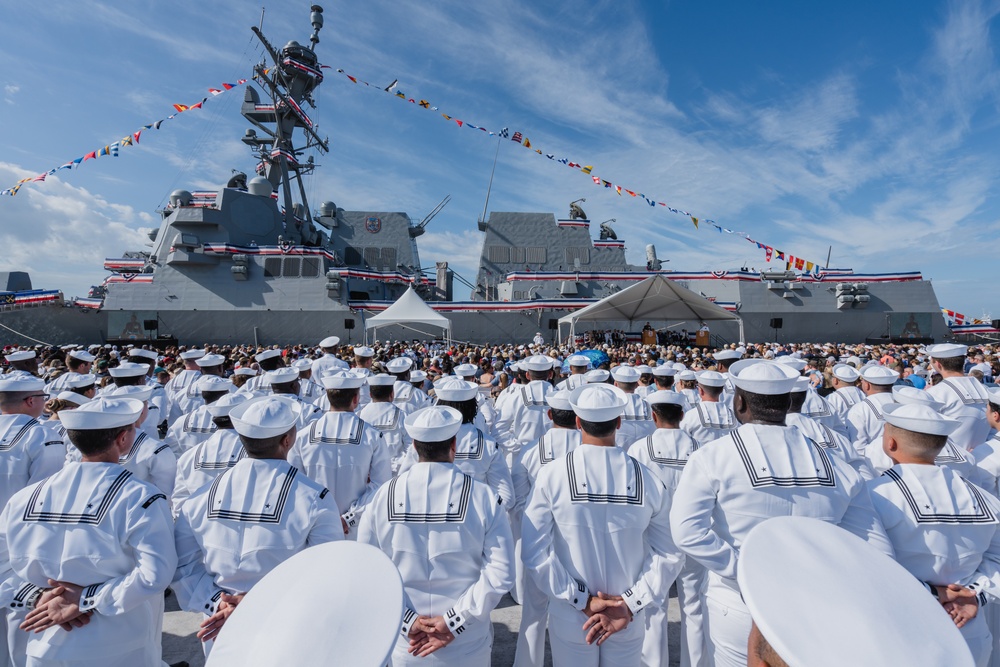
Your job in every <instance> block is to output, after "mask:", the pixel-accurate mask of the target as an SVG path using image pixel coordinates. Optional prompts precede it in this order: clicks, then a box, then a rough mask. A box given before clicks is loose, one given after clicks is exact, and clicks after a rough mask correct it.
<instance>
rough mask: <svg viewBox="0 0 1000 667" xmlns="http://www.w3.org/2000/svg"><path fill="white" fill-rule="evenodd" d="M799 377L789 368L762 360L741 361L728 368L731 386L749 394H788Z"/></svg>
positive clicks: (796, 372)
mask: <svg viewBox="0 0 1000 667" xmlns="http://www.w3.org/2000/svg"><path fill="white" fill-rule="evenodd" d="M799 377H800V375H799V373H798V371H796V370H795V369H794V368H792V367H791V366H788V365H786V364H779V363H777V362H774V361H766V360H764V359H741V360H740V361H737V362H736V363H734V364H733V365H732V366H730V367H729V378H730V379H731V380H732V381H733V384H734V385H735V386H737V387H739V388H740V389H742V390H743V391H746V392H749V393H751V394H764V395H778V394H787V393H790V392H791V391H792V387H794V386H795V381H796V380H797V379H798V378H799Z"/></svg>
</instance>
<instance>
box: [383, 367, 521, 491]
mask: <svg viewBox="0 0 1000 667" xmlns="http://www.w3.org/2000/svg"><path fill="white" fill-rule="evenodd" d="M434 394H435V395H436V396H437V398H438V403H437V404H438V405H443V406H445V407H449V408H454V409H455V410H458V412H459V414H461V415H462V427H461V428H460V429H459V430H458V434H457V435H456V436H455V460H454V461H453V463H454V464H455V466H456V467H457V468H458V469H459V470H461V471H462V472H464V473H465V474H466V475H468V476H469V477H471V478H472V479H475V480H478V481H480V482H486V483H487V484H489V485H490V488H492V489H493V491H494V493H496V494H497V495H498V496H500V499H501V500H502V501H503V503H504V507H511V505H513V503H514V483H513V482H512V481H511V478H510V469H509V468H508V467H507V462H506V461H504V458H503V452H502V451H501V450H500V448H499V447H498V446H497V443H496V441H495V440H494V439H493V438H491V437H489V435H487V434H486V433H485V432H484V431H483V430H482V429H481V428H479V427H478V426H477V425H476V415H477V414H478V402H477V398H478V396H479V386H478V385H476V384H473V383H472V382H466V381H465V380H462V379H460V378H456V377H446V378H442V379H440V380H438V381H437V382H436V383H434ZM418 461H419V456H418V454H417V451H416V450H415V449H414V448H413V447H410V448H409V449H408V450H407V452H406V456H404V457H403V461H402V464H401V465H400V468H399V470H400V472H406V471H407V470H409V469H410V467H411V466H413V465H415V464H416V463H417V462H418Z"/></svg>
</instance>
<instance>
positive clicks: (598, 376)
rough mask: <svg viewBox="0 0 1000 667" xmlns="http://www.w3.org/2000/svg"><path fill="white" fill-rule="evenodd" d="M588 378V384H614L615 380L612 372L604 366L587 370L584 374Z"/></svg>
mask: <svg viewBox="0 0 1000 667" xmlns="http://www.w3.org/2000/svg"><path fill="white" fill-rule="evenodd" d="M584 378H585V379H586V380H587V384H613V383H614V380H612V379H611V372H610V371H607V370H605V369H603V368H595V369H594V370H592V371H587V374H586V375H585V376H584Z"/></svg>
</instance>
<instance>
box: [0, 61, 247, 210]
mask: <svg viewBox="0 0 1000 667" xmlns="http://www.w3.org/2000/svg"><path fill="white" fill-rule="evenodd" d="M246 82H247V80H246V79H238V80H237V81H236V83H223V84H222V90H219V89H218V88H209V89H208V92H210V93H211V94H212V96H213V97H214V96H216V95H221V94H222V93H224V92H226V91H227V90H232V89H233V88H236V87H237V86H242V85H243V84H244V83H246ZM208 100H209V98H207V97H205V98H203V99H202V100H201V101H200V102H198V103H196V104H191V105H187V104H175V105H174V110H175V111H174V113H172V114H170V115H169V116H167V117H166V118H162V119H160V120H158V121H156V122H154V123H148V124H146V125H143V126H142V127H140V128H139V129H138V130H136V131H135V132H133V133H131V134H127V135H125V136H124V137H122V138H121V139H119V140H118V141H114V142H112V143H110V144H108V145H106V146H102V147H101V148H98V149H96V150H92V151H90V152H89V153H87V154H86V155H83V156H82V157H78V158H76V159H75V160H70V161H68V162H66V163H64V164H62V165H60V166H58V167H55V168H53V169H49V170H48V171H46V172H42V173H41V174H38V175H37V176H29V177H28V178H22V179H21V180H19V181H18V182H17V183H15V184H14V185H13V186H11V187H9V188H7V189H6V190H0V197H2V196H5V195H6V196H9V197H13V196H15V195H17V193H18V191H19V190H20V189H21V186H22V185H25V184H26V183H42V182H44V181H45V179H46V178H47V177H48V176H51V175H52V174H54V173H56V172H57V171H61V170H63V169H73V168H74V167H75V168H79V166H80V165H81V164H83V163H84V162H86V161H87V160H96V159H98V158H101V157H104V156H110V157H118V154H119V152H120V151H121V149H122V148H125V147H127V146H134V145H136V144H138V143H139V138H140V137H141V136H142V133H143V132H145V131H146V130H158V129H160V125H162V124H163V122H164V121H167V120H170V119H171V118H175V117H176V116H177V115H178V114H182V113H184V112H185V111H191V110H192V109H201V108H202V105H203V104H205V102H207V101H208Z"/></svg>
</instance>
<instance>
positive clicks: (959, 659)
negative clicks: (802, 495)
mask: <svg viewBox="0 0 1000 667" xmlns="http://www.w3.org/2000/svg"><path fill="white" fill-rule="evenodd" d="M736 574H737V576H736V578H737V580H738V582H739V586H740V592H741V594H742V596H743V599H744V601H745V602H746V605H747V608H748V610H749V611H750V615H751V616H752V617H753V620H754V623H756V625H757V628H758V629H759V630H760V633H761V635H763V636H764V638H765V639H766V640H767V642H768V644H770V645H771V647H772V648H773V649H774V651H775V652H776V653H777V654H778V655H779V656H780V657H781V658H782V659H783V660H784V661H785V662H786V663H787V664H789V665H809V667H841V666H843V665H914V666H917V665H919V666H921V667H931V666H935V667H936V666H937V665H948V666H949V667H953V666H954V667H971V666H972V665H973V664H974V663H973V661H972V656H971V654H970V652H969V649H968V646H967V645H966V643H965V640H964V639H963V638H962V635H961V633H960V632H959V630H958V629H957V628H956V627H955V624H954V622H953V621H952V620H951V619H950V618H949V617H948V614H947V613H945V612H944V610H943V609H942V608H941V604H940V603H939V602H938V601H937V598H935V597H934V596H932V595H929V594H928V593H927V589H926V588H925V587H924V586H923V585H922V584H921V583H920V582H919V581H917V579H916V578H915V577H914V576H913V575H912V574H910V573H909V572H908V571H907V570H906V569H905V568H904V567H902V566H901V565H899V563H897V562H896V561H894V560H893V559H892V558H889V557H888V556H886V555H884V554H882V553H881V552H879V551H878V550H877V549H875V548H874V547H872V546H871V545H869V544H868V543H866V542H865V541H864V540H861V539H859V538H858V537H856V536H854V535H852V534H851V533H849V532H848V531H846V530H844V529H843V528H840V527H838V526H836V525H833V524H830V523H827V522H825V521H820V520H818V519H813V518H807V517H797V516H782V517H776V518H772V519H768V520H767V521H764V522H762V523H760V524H758V525H757V526H756V527H755V528H754V529H753V530H751V531H750V533H749V535H747V537H746V540H745V541H744V542H743V544H742V545H741V546H740V566H739V568H738V570H737V573H736ZM872 589H875V590H891V591H892V592H893V593H892V595H884V596H875V597H873V598H871V599H865V600H859V599H858V596H857V591H858V590H872ZM790 590H794V591H800V602H801V604H796V605H789V604H788V591H790ZM914 628H919V629H920V633H921V636H920V641H914V639H913V635H912V630H913V629H914Z"/></svg>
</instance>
